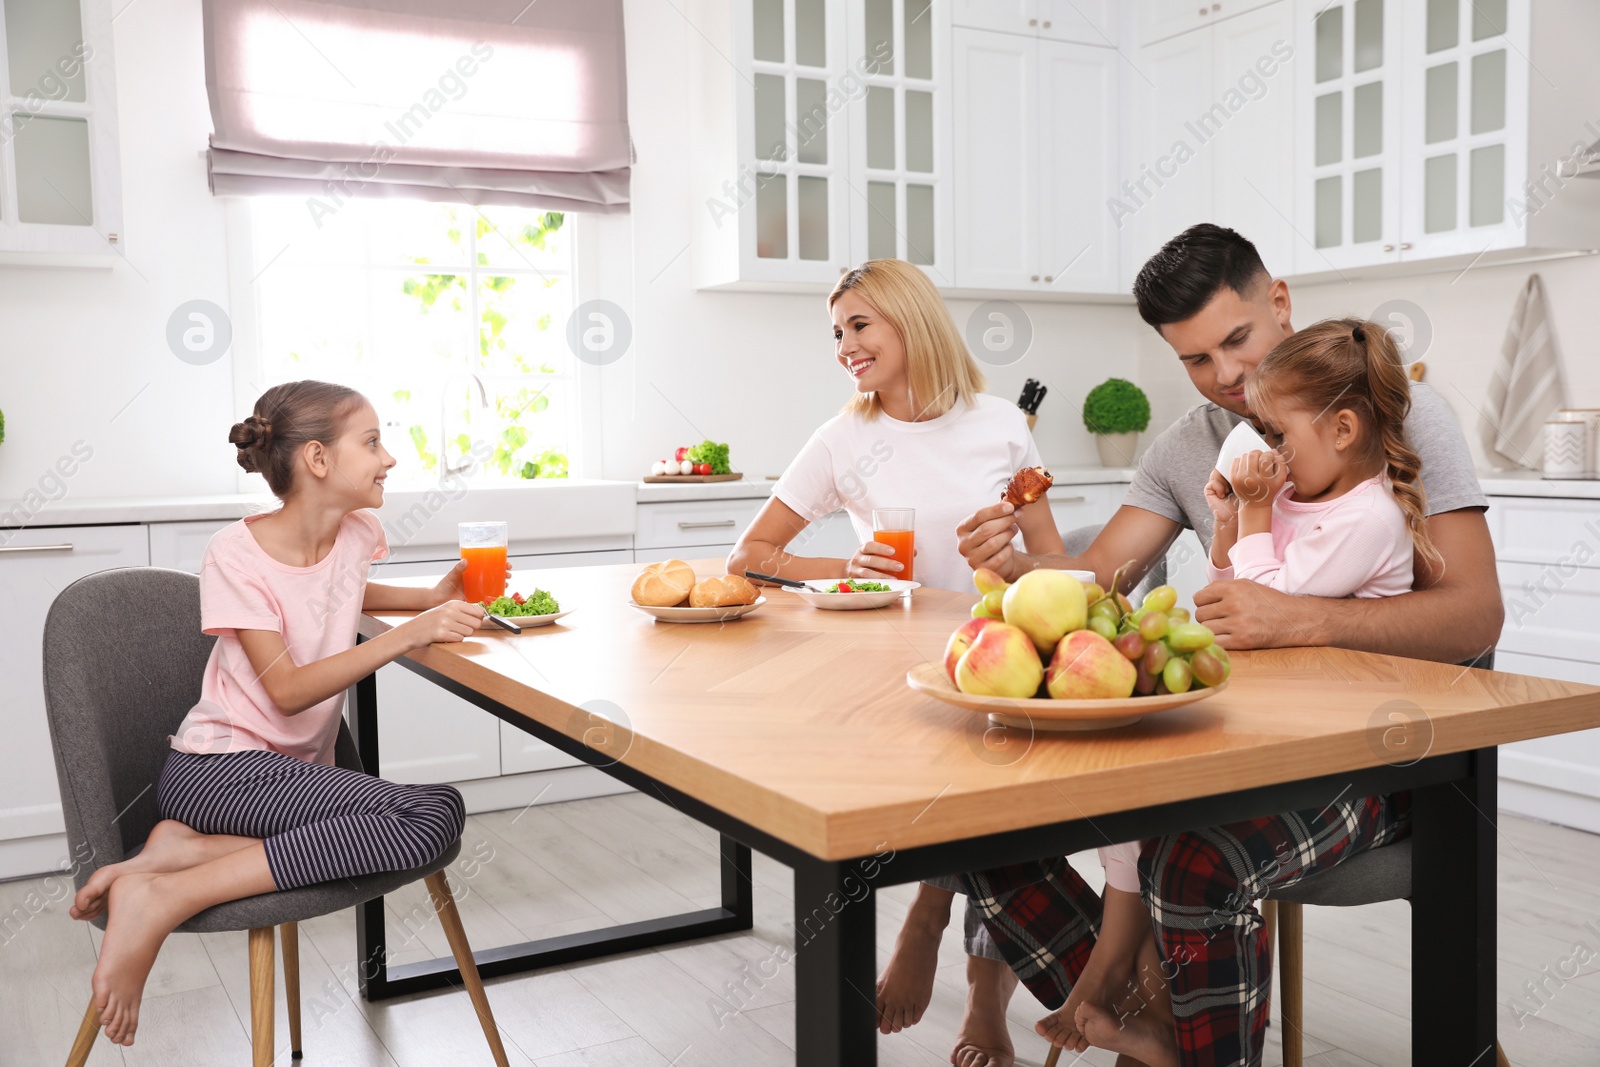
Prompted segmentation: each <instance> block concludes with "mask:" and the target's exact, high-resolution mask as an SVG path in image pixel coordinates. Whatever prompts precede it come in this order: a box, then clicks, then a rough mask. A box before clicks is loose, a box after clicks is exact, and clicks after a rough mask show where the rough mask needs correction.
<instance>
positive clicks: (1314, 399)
mask: <svg viewBox="0 0 1600 1067" xmlns="http://www.w3.org/2000/svg"><path fill="white" fill-rule="evenodd" d="M1245 395H1246V397H1247V398H1248V401H1249V404H1250V406H1251V408H1253V409H1254V410H1256V411H1265V410H1268V409H1269V408H1270V407H1271V405H1272V404H1273V402H1274V401H1275V400H1277V399H1279V398H1284V399H1288V398H1293V401H1294V402H1295V403H1296V404H1297V405H1299V406H1302V407H1306V408H1309V409H1310V410H1312V411H1326V410H1329V409H1330V408H1333V407H1335V406H1338V407H1348V408H1350V409H1351V410H1352V411H1354V412H1355V413H1356V415H1357V417H1358V419H1359V420H1360V422H1361V428H1362V431H1363V438H1364V441H1363V444H1364V446H1365V448H1366V449H1367V452H1368V455H1369V456H1370V458H1371V459H1372V460H1374V461H1381V462H1382V464H1383V468H1384V473H1385V474H1387V475H1388V478H1389V481H1390V483H1391V484H1392V486H1393V488H1394V498H1395V502H1396V503H1398V504H1399V505H1400V510H1401V511H1402V512H1403V513H1404V514H1405V519H1406V529H1407V530H1408V531H1409V532H1410V534H1411V544H1412V547H1413V549H1414V551H1415V555H1416V556H1417V557H1419V558H1420V559H1422V560H1424V561H1425V562H1426V563H1427V564H1428V565H1429V566H1430V567H1438V566H1440V565H1441V564H1442V563H1443V557H1441V556H1440V554H1439V550H1438V548H1437V547H1435V546H1434V543H1433V540H1432V539H1431V538H1430V537H1429V536H1428V498H1427V494H1426V492H1425V491H1424V490H1423V488H1422V481H1421V472H1422V460H1421V459H1420V458H1419V457H1418V456H1417V453H1416V450H1415V449H1413V448H1412V447H1411V442H1410V441H1409V440H1408V439H1407V437H1406V426H1405V423H1406V415H1407V414H1409V413H1410V411H1411V379H1410V378H1409V377H1408V376H1407V374H1406V369H1405V364H1404V363H1403V362H1401V359H1400V350H1399V348H1398V347H1396V345H1395V343H1394V338H1393V337H1391V336H1390V335H1389V331H1387V330H1385V329H1384V328H1383V327H1382V326H1379V325H1377V324H1376V323H1372V322H1363V321H1362V320H1360V319H1327V320H1324V321H1323V322H1319V323H1316V324H1315V325H1313V326H1308V327H1306V328H1305V329H1304V330H1301V331H1299V332H1298V333H1296V334H1293V335H1291V336H1290V337H1288V338H1287V339H1285V340H1284V341H1283V342H1282V343H1280V344H1279V345H1278V347H1276V348H1274V349H1273V350H1272V352H1271V353H1270V354H1269V355H1268V356H1267V358H1266V359H1264V360H1262V361H1261V366H1260V367H1259V368H1257V370H1256V372H1255V374H1253V375H1251V376H1250V378H1249V380H1248V381H1247V382H1246V383H1245Z"/></svg>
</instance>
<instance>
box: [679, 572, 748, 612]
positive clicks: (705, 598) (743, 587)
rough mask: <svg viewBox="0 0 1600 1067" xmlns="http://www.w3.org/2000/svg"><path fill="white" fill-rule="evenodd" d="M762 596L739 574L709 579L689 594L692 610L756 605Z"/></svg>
mask: <svg viewBox="0 0 1600 1067" xmlns="http://www.w3.org/2000/svg"><path fill="white" fill-rule="evenodd" d="M760 595H761V594H760V593H759V592H758V591H757V590H756V587H755V586H753V585H751V584H750V583H749V582H748V581H747V580H745V579H744V578H742V577H740V576H739V575H737V574H724V575H723V576H722V577H721V578H707V579H706V580H705V581H703V582H701V583H699V584H698V585H696V586H695V587H694V589H693V590H692V591H691V592H690V593H689V606H690V607H691V608H727V607H733V606H734V605H737V604H754V603H755V602H756V597H758V596H760Z"/></svg>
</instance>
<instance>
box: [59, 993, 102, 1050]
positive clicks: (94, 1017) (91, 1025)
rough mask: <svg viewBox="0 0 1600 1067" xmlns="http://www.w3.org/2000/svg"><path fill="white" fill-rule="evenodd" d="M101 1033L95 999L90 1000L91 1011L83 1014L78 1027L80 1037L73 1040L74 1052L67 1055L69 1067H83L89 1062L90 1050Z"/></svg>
mask: <svg viewBox="0 0 1600 1067" xmlns="http://www.w3.org/2000/svg"><path fill="white" fill-rule="evenodd" d="M99 1033H100V1013H99V1012H97V1011H95V1010H94V997H93V996H91V997H90V998H89V1010H88V1011H85V1012H84V1013H83V1022H82V1023H80V1024H79V1026H78V1036H77V1037H75V1038H73V1039H72V1051H71V1052H69V1053H67V1067H83V1065H84V1064H85V1063H87V1062H88V1060H89V1050H90V1049H92V1048H94V1039H95V1037H96V1036H97V1035H98V1034H99Z"/></svg>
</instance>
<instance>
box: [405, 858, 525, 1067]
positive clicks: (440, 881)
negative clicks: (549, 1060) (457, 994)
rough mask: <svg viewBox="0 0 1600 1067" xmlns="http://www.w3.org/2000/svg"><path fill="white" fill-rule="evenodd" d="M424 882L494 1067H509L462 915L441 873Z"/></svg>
mask: <svg viewBox="0 0 1600 1067" xmlns="http://www.w3.org/2000/svg"><path fill="white" fill-rule="evenodd" d="M424 881H425V882H426V883H427V886H428V896H430V897H432V898H433V910H434V911H436V912H438V913H439V922H440V923H441V924H442V925H443V926H444V936H445V937H446V938H447V939H448V940H449V942H450V951H451V953H453V954H454V955H455V958H456V966H457V967H459V968H460V969H461V980H462V981H463V982H465V983H466V984H467V993H468V995H470V996H471V997H472V1006H473V1008H474V1009H476V1010H477V1012H478V1023H479V1024H480V1025H481V1026H482V1027H483V1036H484V1037H485V1038H487V1039H488V1041H489V1051H490V1052H492V1053H493V1054H494V1062H495V1064H496V1065H497V1067H509V1064H508V1063H507V1061H506V1050H505V1046H504V1045H502V1044H501V1043H500V1030H499V1028H498V1027H496V1026H495V1024H494V1012H493V1011H492V1010H491V1009H490V1007H489V995H488V994H487V993H485V992H484V991H483V979H482V978H480V977H479V976H478V961H477V960H475V959H473V958H472V946H471V945H470V944H468V943H467V932H466V931H465V930H464V929H462V927H461V913H460V912H458V911H456V898H455V895H454V894H452V893H451V892H450V883H449V882H447V881H445V877H444V872H443V871H435V872H434V873H433V874H430V875H428V877H427V878H426V879H424Z"/></svg>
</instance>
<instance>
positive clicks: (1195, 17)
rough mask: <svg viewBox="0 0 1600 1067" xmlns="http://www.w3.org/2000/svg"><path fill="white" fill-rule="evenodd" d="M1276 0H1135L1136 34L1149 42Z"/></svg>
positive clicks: (1140, 41)
mask: <svg viewBox="0 0 1600 1067" xmlns="http://www.w3.org/2000/svg"><path fill="white" fill-rule="evenodd" d="M1273 2H1275V0H1220V2H1215V3H1203V2H1202V0H1133V24H1134V36H1135V37H1136V38H1137V39H1138V43H1140V44H1149V43H1150V42H1151V41H1159V40H1162V39H1163V38H1166V37H1173V36H1176V35H1177V34H1180V33H1188V32H1189V31H1191V30H1198V29H1203V28H1205V27H1207V26H1209V25H1211V24H1212V23H1214V22H1218V21H1220V20H1222V19H1229V18H1232V17H1233V16H1235V15H1242V14H1244V13H1245V12H1246V11H1253V10H1255V9H1256V8H1258V7H1265V6H1266V5H1267V4H1270V3H1273Z"/></svg>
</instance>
